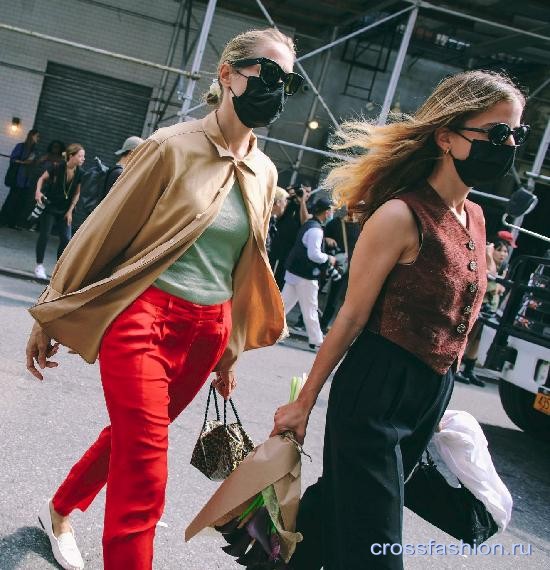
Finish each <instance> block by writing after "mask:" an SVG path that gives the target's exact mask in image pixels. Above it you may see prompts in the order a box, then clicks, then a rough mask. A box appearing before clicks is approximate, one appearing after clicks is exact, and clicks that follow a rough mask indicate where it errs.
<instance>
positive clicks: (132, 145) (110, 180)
mask: <svg viewBox="0 0 550 570" xmlns="http://www.w3.org/2000/svg"><path fill="white" fill-rule="evenodd" d="M142 142H143V139H142V138H141V137H128V138H127V139H126V140H125V141H124V143H123V145H122V147H121V148H120V149H119V150H117V151H116V152H115V154H116V155H117V156H118V160H117V163H116V164H115V165H114V166H112V167H111V168H109V171H108V172H107V176H106V178H105V189H104V193H103V197H105V196H107V194H108V193H109V192H110V191H111V188H112V187H113V186H114V184H115V182H116V181H117V180H118V177H119V176H120V175H121V174H122V171H123V170H124V167H125V166H126V163H127V162H128V161H129V160H130V155H131V154H132V151H133V150H134V149H136V148H137V147H138V146H139V145H140V144H141V143H142Z"/></svg>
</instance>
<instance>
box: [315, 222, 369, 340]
mask: <svg viewBox="0 0 550 570" xmlns="http://www.w3.org/2000/svg"><path fill="white" fill-rule="evenodd" d="M360 231H361V227H360V226H359V223H358V222H356V221H354V220H353V217H352V216H349V215H347V214H346V215H345V216H343V217H335V218H334V219H333V220H331V221H330V222H329V223H328V224H327V225H326V227H325V242H326V241H327V239H332V240H333V241H334V243H335V244H336V249H337V250H338V251H339V252H341V253H343V254H345V255H346V258H347V262H346V269H345V271H344V273H343V275H342V278H341V279H340V280H338V281H334V280H332V281H331V283H330V289H329V292H328V295H327V301H326V303H325V308H324V309H323V315H322V317H321V320H320V324H321V330H322V331H323V334H326V333H327V329H328V326H329V325H330V323H331V321H332V319H333V317H334V315H335V314H336V312H337V309H338V307H339V306H340V305H341V303H342V301H343V299H344V297H345V296H346V290H347V288H348V275H349V271H348V268H349V264H350V262H351V256H352V255H353V250H354V249H355V244H356V243H357V239H358V238H359V233H360Z"/></svg>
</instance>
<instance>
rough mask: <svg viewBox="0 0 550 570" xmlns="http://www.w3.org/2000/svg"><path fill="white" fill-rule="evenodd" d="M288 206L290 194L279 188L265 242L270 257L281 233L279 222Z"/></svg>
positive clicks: (276, 192)
mask: <svg viewBox="0 0 550 570" xmlns="http://www.w3.org/2000/svg"><path fill="white" fill-rule="evenodd" d="M287 204H288V192H287V191H286V190H285V189H284V188H281V187H280V186H277V190H276V191H275V199H274V200H273V206H272V207H271V217H270V218H269V228H268V230H267V240H266V242H265V248H266V249H267V254H268V256H269V255H270V253H271V244H272V243H273V242H274V241H275V240H276V239H277V234H278V232H279V228H278V227H277V222H278V221H279V219H280V218H281V216H282V215H283V214H284V213H285V210H286V206H287Z"/></svg>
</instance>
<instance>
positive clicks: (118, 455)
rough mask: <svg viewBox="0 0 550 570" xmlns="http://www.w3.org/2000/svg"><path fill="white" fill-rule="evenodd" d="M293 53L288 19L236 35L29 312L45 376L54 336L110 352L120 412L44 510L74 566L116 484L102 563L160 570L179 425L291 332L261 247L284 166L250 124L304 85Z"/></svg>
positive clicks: (32, 353) (117, 568)
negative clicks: (184, 111) (209, 388)
mask: <svg viewBox="0 0 550 570" xmlns="http://www.w3.org/2000/svg"><path fill="white" fill-rule="evenodd" d="M294 60H295V50H294V45H293V42H292V40H291V39H290V38H289V37H288V36H285V35H284V34H282V33H281V32H279V31H278V30H276V29H267V30H249V31H247V32H245V33H243V34H240V35H238V36H237V37H235V38H233V39H232V40H230V41H229V43H228V44H227V45H226V46H225V48H224V50H223V53H222V55H221V57H220V61H219V64H218V70H217V71H218V73H217V78H216V79H215V80H214V82H213V83H212V85H211V86H210V89H209V91H208V94H207V95H206V102H207V103H208V104H211V105H213V106H215V107H216V110H215V111H213V112H211V113H209V114H208V115H207V116H206V117H204V118H203V119H200V120H197V121H193V122H184V123H179V124H175V125H173V126H171V127H167V128H164V129H159V130H158V131H156V132H155V133H154V134H153V135H152V136H151V137H150V138H149V139H148V140H147V141H145V142H144V143H143V144H141V145H140V146H139V147H138V148H137V149H136V150H135V152H134V153H133V154H132V157H131V159H130V161H129V163H128V164H127V165H126V168H125V170H124V173H123V174H122V176H121V177H120V179H119V180H118V182H117V185H116V188H114V189H113V190H112V191H111V192H110V193H109V194H108V195H107V197H106V198H105V200H104V201H103V202H102V203H101V204H100V205H99V207H98V209H97V210H96V211H95V212H94V213H93V214H92V216H91V217H90V218H89V219H88V221H87V222H86V223H85V224H84V226H83V227H82V228H81V230H80V231H79V233H78V235H77V237H76V239H75V240H73V241H72V242H71V243H70V244H69V247H68V248H67V250H66V251H65V253H64V254H63V257H62V258H61V260H60V261H59V263H58V265H57V267H56V270H55V274H54V277H53V279H52V283H51V285H50V287H48V288H47V289H46V291H45V293H44V294H43V295H42V297H41V298H40V300H39V302H38V304H37V305H35V306H34V307H33V308H32V309H31V314H32V315H33V317H34V318H35V319H36V323H35V325H34V327H33V330H32V333H31V336H30V338H29V342H28V345H27V367H28V370H29V371H30V372H31V373H32V374H33V375H34V376H35V377H37V378H38V379H42V378H43V376H42V374H41V372H40V371H39V369H38V366H40V368H42V369H44V368H49V367H52V366H55V365H56V363H54V362H51V361H50V362H47V359H49V358H51V357H52V356H53V355H54V354H55V352H56V351H57V348H56V344H52V343H51V341H52V338H54V339H56V341H58V342H62V343H63V344H65V345H67V346H69V347H70V348H71V349H73V350H75V351H76V352H78V353H79V354H80V355H81V356H83V357H84V358H85V359H86V360H87V361H88V362H94V361H95V360H96V358H97V356H98V354H99V364H100V371H101V381H102V384H103V389H104V393H105V401H106V404H107V408H108V411H109V417H110V420H111V422H110V425H109V426H107V427H106V428H105V429H104V430H103V431H102V432H101V434H100V435H99V437H98V439H97V441H96V442H95V443H94V444H93V445H92V447H91V448H90V449H89V450H88V451H87V452H86V453H85V454H84V455H83V457H82V458H81V459H80V460H79V461H78V462H77V463H76V464H75V465H74V467H73V468H72V470H71V472H70V473H69V475H68V476H67V478H66V479H65V481H64V482H63V483H62V484H61V486H60V487H59V489H58V490H57V491H56V493H55V495H54V496H53V498H52V500H51V501H48V502H45V503H44V505H43V507H42V509H41V510H40V515H39V517H40V520H41V521H42V522H43V526H44V529H45V531H46V533H47V534H48V537H49V539H50V542H51V544H52V549H53V552H54V555H55V558H56V560H58V561H59V562H64V563H65V564H69V561H67V557H69V558H71V559H72V561H73V562H71V563H70V564H71V566H69V567H71V568H78V569H79V568H82V566H83V561H82V557H81V555H80V553H79V551H78V547H77V545H76V542H75V538H74V534H73V531H72V526H71V524H70V521H69V516H70V515H71V513H72V512H73V511H75V510H76V509H80V510H86V509H87V508H88V506H89V505H90V503H91V502H92V501H93V500H94V498H95V497H96V496H97V494H98V493H99V492H100V490H101V489H102V487H104V486H105V484H106V485H107V493H106V502H105V517H104V530H103V561H104V565H103V568H104V570H126V569H128V570H151V568H152V566H153V545H154V537H155V530H156V526H157V523H158V521H159V519H160V518H161V515H162V512H163V509H164V500H165V490H166V480H167V476H168V473H167V453H168V427H169V425H170V423H171V422H172V421H173V420H175V419H176V418H177V417H178V415H179V414H180V413H181V412H182V411H183V410H184V409H185V408H186V407H187V406H188V405H189V404H190V402H191V401H192V400H193V399H194V397H195V396H196V394H197V393H198V392H199V390H200V389H201V387H202V386H203V384H204V383H205V382H206V381H207V379H208V376H209V375H210V373H211V371H213V370H214V368H215V369H216V380H215V381H214V386H215V387H216V388H217V390H218V391H219V392H220V393H221V394H222V396H223V397H224V398H228V397H229V395H230V394H231V392H232V391H233V390H234V388H235V386H236V382H237V381H236V378H235V372H234V368H235V363H236V361H237V359H238V357H239V355H240V354H241V353H242V352H243V351H244V350H248V349H252V348H259V347H261V346H268V345H270V344H273V343H275V342H276V341H277V339H278V338H280V336H281V334H282V333H283V330H284V321H285V319H284V312H283V304H282V301H281V297H280V293H279V290H278V289H277V285H276V283H275V281H274V279H273V275H272V273H271V270H270V268H269V266H268V261H267V255H266V252H265V238H266V233H267V222H268V221H269V216H270V213H271V206H272V203H273V196H274V193H275V188H276V185H277V171H276V169H275V166H274V165H273V163H272V162H271V161H270V160H269V158H268V157H267V156H266V155H265V154H264V153H263V152H262V151H261V150H260V149H258V146H257V142H256V137H255V136H254V134H253V132H252V129H253V128H254V127H260V126H267V125H269V124H271V123H273V122H274V121H275V120H276V119H277V117H278V116H279V114H280V113H281V112H282V110H283V108H284V105H285V104H286V102H287V100H288V98H289V97H290V96H291V95H293V94H294V93H296V91H297V90H298V88H299V87H300V85H301V83H302V78H301V76H299V75H297V74H295V73H292V67H293V64H294ZM52 311H53V313H52ZM54 313H55V316H54V315H53V314H54ZM36 362H37V363H38V364H36ZM65 437H66V435H65ZM189 437H193V434H192V433H189ZM80 536H81V537H82V536H85V533H82V534H81V535H80ZM67 567H68V566H65V568H67Z"/></svg>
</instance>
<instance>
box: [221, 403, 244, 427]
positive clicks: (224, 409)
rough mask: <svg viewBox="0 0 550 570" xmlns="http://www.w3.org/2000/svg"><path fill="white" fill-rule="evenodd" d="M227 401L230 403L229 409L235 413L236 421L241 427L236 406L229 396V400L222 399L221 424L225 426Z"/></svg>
mask: <svg viewBox="0 0 550 570" xmlns="http://www.w3.org/2000/svg"><path fill="white" fill-rule="evenodd" d="M227 402H229V403H230V404H231V409H232V410H233V413H234V414H235V418H236V419H237V423H238V424H239V425H240V426H241V427H242V425H243V424H241V419H240V418H239V414H237V408H235V404H234V403H233V400H232V399H231V398H229V400H224V401H223V425H224V426H227Z"/></svg>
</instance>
